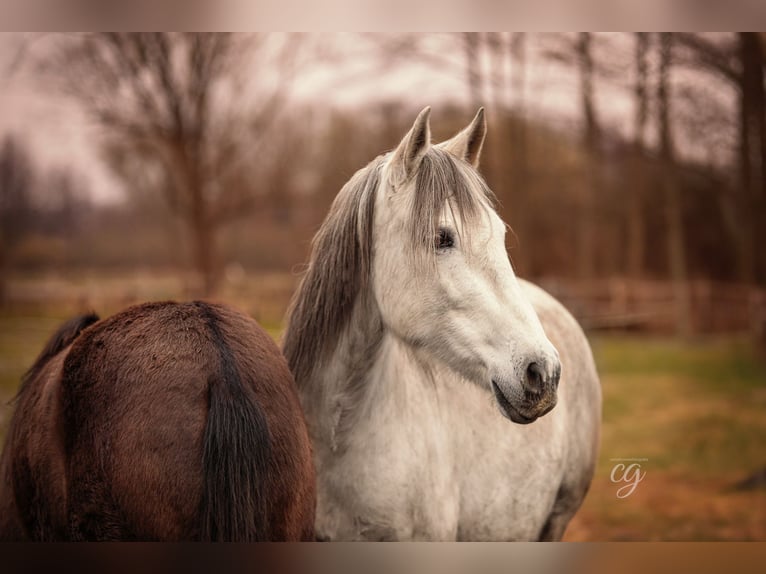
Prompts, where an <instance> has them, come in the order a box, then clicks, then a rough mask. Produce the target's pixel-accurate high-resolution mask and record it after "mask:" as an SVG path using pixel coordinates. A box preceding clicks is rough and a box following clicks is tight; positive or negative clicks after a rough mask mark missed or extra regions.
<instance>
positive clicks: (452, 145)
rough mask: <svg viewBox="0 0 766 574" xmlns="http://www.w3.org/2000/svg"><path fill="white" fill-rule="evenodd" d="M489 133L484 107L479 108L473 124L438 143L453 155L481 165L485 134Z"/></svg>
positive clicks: (474, 165)
mask: <svg viewBox="0 0 766 574" xmlns="http://www.w3.org/2000/svg"><path fill="white" fill-rule="evenodd" d="M486 135H487V119H486V118H485V117H484V108H479V111H478V112H476V116H475V117H474V118H473V121H472V122H471V124H470V125H469V126H468V127H467V128H465V129H464V130H463V131H462V132H460V133H459V134H457V135H456V136H455V137H453V138H452V139H448V140H447V141H445V142H442V143H440V144H438V145H437V147H440V148H442V149H443V150H445V151H448V152H450V153H451V154H452V155H454V156H456V157H459V158H460V159H463V160H465V161H467V162H468V163H470V164H471V165H472V166H473V167H479V156H480V155H481V148H482V146H483V145H484V136H486Z"/></svg>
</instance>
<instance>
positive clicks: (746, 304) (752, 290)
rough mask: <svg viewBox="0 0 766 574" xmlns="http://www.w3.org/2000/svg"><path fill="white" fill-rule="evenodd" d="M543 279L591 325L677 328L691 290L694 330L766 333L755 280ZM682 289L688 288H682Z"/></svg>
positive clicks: (763, 297) (765, 297)
mask: <svg viewBox="0 0 766 574" xmlns="http://www.w3.org/2000/svg"><path fill="white" fill-rule="evenodd" d="M539 284H540V285H541V286H542V287H543V288H545V289H546V290H547V291H548V292H550V293H551V294H552V295H554V296H555V297H557V298H558V299H559V300H560V301H561V302H562V303H564V305H566V307H567V308H568V309H569V310H570V311H571V312H572V314H573V315H574V316H575V317H577V319H578V320H579V321H580V322H581V323H582V324H583V326H584V327H585V328H586V329H590V330H603V329H614V330H626V331H627V330H629V331H646V332H654V333H675V332H677V331H678V328H679V321H680V305H679V295H680V296H684V295H685V296H686V297H687V298H688V301H689V323H690V324H689V327H690V331H691V332H692V333H699V334H705V333H738V332H750V333H752V334H754V335H756V336H759V337H763V336H764V335H765V334H766V333H764V331H766V290H765V289H762V288H759V287H754V286H751V285H742V284H736V283H735V284H732V283H721V282H715V281H707V280H695V281H690V282H688V283H686V284H684V285H682V286H680V287H679V286H676V285H674V284H673V283H671V282H669V281H644V280H642V281H636V280H627V279H623V278H613V279H605V280H595V281H587V282H584V281H583V282H580V281H572V280H571V279H566V280H556V279H550V278H548V279H543V280H540V281H539ZM679 288H680V289H683V290H684V291H683V292H682V293H679V291H678V289H679Z"/></svg>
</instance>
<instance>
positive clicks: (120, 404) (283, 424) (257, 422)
mask: <svg viewBox="0 0 766 574" xmlns="http://www.w3.org/2000/svg"><path fill="white" fill-rule="evenodd" d="M315 480H316V479H315V475H314V466H313V462H312V459H311V446H310V443H309V438H308V434H307V430H306V426H305V422H304V418H303V414H302V411H301V407H300V404H299V400H298V396H297V392H296V389H295V383H294V380H293V377H292V375H291V374H290V371H289V369H288V367H287V364H286V362H285V360H284V358H283V356H282V354H281V353H280V351H279V349H278V347H277V346H276V345H275V343H274V342H273V341H272V340H271V339H270V338H269V336H268V335H267V334H266V333H265V332H264V331H263V329H262V328H261V327H260V326H259V325H258V324H257V323H256V322H255V321H254V320H253V319H251V318H250V317H247V316H245V315H243V314H242V313H239V312H237V311H235V310H233V309H231V308H229V307H226V306H222V305H215V304H208V303H203V302H194V303H171V302H166V303H149V304H144V305H139V306H135V307H131V308H129V309H127V310H125V311H123V312H122V313H119V314H117V315H115V316H113V317H111V318H108V319H105V320H102V321H99V320H98V317H96V316H95V315H85V316H82V317H78V318H76V319H73V320H71V321H70V322H68V323H66V324H65V325H63V326H62V327H61V328H60V329H59V331H58V332H57V333H56V334H55V335H54V336H53V337H52V339H51V340H50V341H49V342H48V345H47V347H46V348H45V349H44V350H43V352H42V353H41V355H40V357H39V358H38V359H37V361H36V362H35V364H34V365H33V366H32V368H31V369H30V370H29V372H28V373H27V374H26V375H25V377H24V379H23V382H22V386H21V388H20V390H19V393H18V395H17V398H16V408H15V412H14V416H13V418H12V420H11V424H10V428H9V432H8V436H7V439H6V444H5V448H4V450H3V454H2V459H0V488H1V490H0V540H208V541H218V540H220V541H258V540H311V539H313V538H314V529H313V522H314V511H315Z"/></svg>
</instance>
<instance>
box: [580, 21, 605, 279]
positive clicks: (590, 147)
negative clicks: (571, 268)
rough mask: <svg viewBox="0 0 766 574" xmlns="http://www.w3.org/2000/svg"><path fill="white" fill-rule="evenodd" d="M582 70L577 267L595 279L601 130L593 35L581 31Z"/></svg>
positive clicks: (581, 275)
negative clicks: (581, 178)
mask: <svg viewBox="0 0 766 574" xmlns="http://www.w3.org/2000/svg"><path fill="white" fill-rule="evenodd" d="M577 55H578V65H579V70H580V98H581V104H582V113H583V121H584V131H583V140H584V147H585V153H586V158H585V164H586V166H585V170H586V177H585V185H584V187H583V189H582V195H581V197H582V203H581V213H580V218H579V226H578V228H577V267H578V275H579V276H580V279H591V278H593V275H594V273H595V270H596V263H595V235H594V233H595V217H594V215H595V213H594V210H595V200H594V199H595V198H596V197H599V195H600V194H599V190H600V185H601V177H600V174H599V170H598V159H599V158H598V155H599V147H600V130H599V125H598V120H597V119H596V110H595V106H594V101H593V56H592V54H591V34H590V33H588V32H581V33H580V36H579V39H578V41H577Z"/></svg>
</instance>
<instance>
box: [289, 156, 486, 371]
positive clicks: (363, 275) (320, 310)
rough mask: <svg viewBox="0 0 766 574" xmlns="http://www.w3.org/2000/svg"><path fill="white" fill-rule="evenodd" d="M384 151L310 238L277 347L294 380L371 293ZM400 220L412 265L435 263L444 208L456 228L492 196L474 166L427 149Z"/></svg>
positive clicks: (333, 340) (310, 368)
mask: <svg viewBox="0 0 766 574" xmlns="http://www.w3.org/2000/svg"><path fill="white" fill-rule="evenodd" d="M388 157H389V156H385V155H384V156H379V157H378V158H376V159H375V160H373V161H372V162H371V163H370V164H369V165H367V166H366V167H365V168H363V169H361V170H359V171H358V172H356V174H354V176H353V177H352V178H351V179H350V180H349V181H348V183H346V185H345V186H344V187H343V188H342V189H341V191H340V192H339V193H338V195H337V197H336V198H335V201H333V204H332V206H331V207H330V210H329V212H328V214H327V217H326V218H325V221H324V223H323V224H322V226H321V227H320V229H319V231H318V232H317V234H316V235H315V237H314V240H313V241H312V251H311V256H310V259H309V264H308V269H307V271H306V274H305V275H304V276H303V279H302V281H301V283H300V285H299V287H298V289H297V291H296V293H295V295H294V297H293V301H292V303H291V305H290V309H289V311H288V327H287V330H286V333H285V338H284V344H283V350H284V353H285V356H286V357H287V361H288V363H289V365H290V368H291V370H292V371H293V374H294V376H295V379H296V382H297V383H298V385H299V386H301V385H302V384H303V382H304V381H305V380H307V379H308V377H309V376H310V375H311V373H312V371H313V370H314V369H315V368H317V367H318V366H319V364H320V363H321V362H322V361H323V360H324V358H326V357H327V355H328V354H329V352H330V351H331V350H332V349H333V348H335V346H336V344H337V342H338V340H339V338H340V337H341V335H342V333H343V331H344V329H345V328H346V327H347V326H348V322H349V320H350V319H351V316H352V313H353V310H354V306H355V305H356V304H357V302H358V301H359V300H360V298H364V297H367V296H369V294H370V276H371V269H372V251H373V249H372V248H373V241H374V237H373V222H374V214H375V212H374V207H375V196H376V191H377V189H378V187H379V185H380V183H381V181H382V178H381V172H382V170H383V167H384V165H385V163H386V160H387V159H388ZM413 177H414V190H413V191H412V200H411V202H410V213H409V214H408V217H409V219H408V221H407V223H406V225H407V228H408V235H409V242H408V243H409V245H408V246H407V247H408V251H409V253H410V256H411V257H412V258H413V260H414V261H415V263H416V265H415V268H416V269H418V268H422V269H427V268H429V266H430V264H432V263H434V262H435V250H434V240H435V237H436V235H437V234H438V229H439V222H440V217H441V214H442V211H443V209H444V208H445V206H447V207H448V208H449V209H450V210H451V211H452V214H453V217H454V219H455V220H456V221H458V222H459V223H460V228H461V229H462V230H463V233H466V232H467V230H468V229H469V228H470V227H471V225H472V224H473V223H474V222H475V221H476V220H477V219H478V217H479V215H480V214H481V213H482V211H483V210H486V209H491V208H492V207H493V203H494V196H493V194H492V192H491V191H490V190H489V188H488V186H487V185H486V183H485V182H484V180H483V179H482V178H481V176H480V175H479V174H478V172H477V171H476V170H475V169H474V168H473V167H472V166H470V165H469V164H468V163H466V162H464V161H461V160H459V159H457V158H455V157H454V156H453V155H452V154H450V153H449V152H447V151H445V150H442V149H439V148H436V147H431V148H430V149H429V150H428V152H426V154H425V155H424V157H423V158H422V162H421V164H420V166H419V168H418V171H417V173H416V174H414V176H413Z"/></svg>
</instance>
